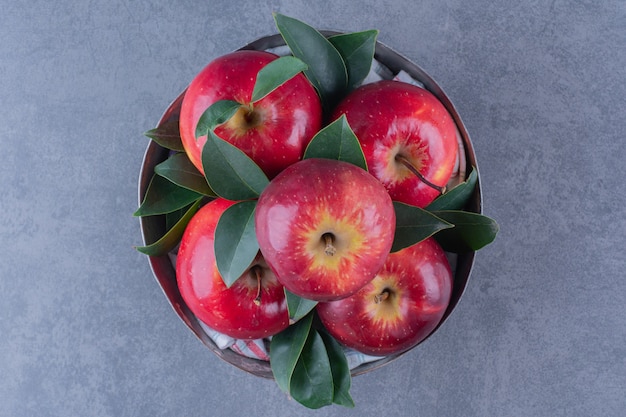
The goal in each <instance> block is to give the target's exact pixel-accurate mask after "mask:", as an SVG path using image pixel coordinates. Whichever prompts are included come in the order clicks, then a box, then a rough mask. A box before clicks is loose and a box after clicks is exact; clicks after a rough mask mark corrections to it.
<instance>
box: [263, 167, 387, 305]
mask: <svg viewBox="0 0 626 417" xmlns="http://www.w3.org/2000/svg"><path fill="white" fill-rule="evenodd" d="M254 221H255V228H256V234H257V239H258V243H259V247H260V250H261V253H262V254H263V256H264V258H265V260H266V261H267V263H268V265H269V266H270V268H271V269H272V270H273V271H274V273H275V274H276V277H277V278H278V280H279V281H280V282H281V283H282V284H283V285H284V286H285V288H287V289H288V290H289V291H291V292H292V293H294V294H296V295H298V296H300V297H303V298H307V299H310V300H315V301H329V300H336V299H340V298H344V297H347V296H349V295H350V294H353V293H355V292H356V291H357V290H358V289H359V288H361V287H363V286H364V285H365V284H367V283H368V282H369V281H371V280H372V279H373V278H374V276H375V275H376V273H377V272H378V270H379V269H380V268H381V267H382V265H383V263H384V261H385V259H386V257H387V255H388V253H389V251H390V250H391V244H392V243H393V237H394V232H395V212H394V208H393V204H392V201H391V198H390V197H389V194H388V193H387V191H386V190H385V188H384V187H383V186H382V184H381V183H380V182H379V181H378V180H376V179H375V178H374V177H373V176H371V175H370V174H369V173H368V172H367V171H365V170H363V169H362V168H359V167H357V166H356V165H352V164H350V163H348V162H343V161H338V160H331V159H318V158H312V159H305V160H303V161H300V162H297V163H295V164H293V165H291V166H289V167H288V168H286V169H285V170H284V171H283V172H281V173H280V174H279V175H278V176H276V178H274V179H273V180H272V181H271V182H270V183H269V185H268V186H267V187H266V188H265V190H263V192H262V193H261V195H260V196H259V200H258V204H257V207H256V210H255V216H254Z"/></svg>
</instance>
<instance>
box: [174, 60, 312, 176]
mask: <svg viewBox="0 0 626 417" xmlns="http://www.w3.org/2000/svg"><path fill="white" fill-rule="evenodd" d="M275 59H278V56H277V55H274V54H272V53H269V52H265V51H248V50H245V51H236V52H232V53H229V54H226V55H223V56H221V57H219V58H217V59H215V60H213V61H212V62H211V63H209V64H208V65H207V66H206V67H205V68H204V69H203V70H202V71H201V72H200V73H199V74H198V75H197V76H196V77H195V78H194V79H193V80H192V82H191V84H190V85H189V87H188V88H187V90H186V92H185V96H184V98H183V102H182V104H181V110H180V122H179V129H180V136H181V140H182V143H183V147H184V148H185V151H186V153H187V155H188V156H189V159H190V160H191V162H192V163H193V164H194V165H195V167H196V168H198V170H199V171H200V172H201V173H204V169H203V167H202V148H203V146H204V144H205V143H206V140H207V138H206V136H202V137H198V138H196V135H195V132H196V125H197V124H198V120H199V119H200V116H201V115H202V114H203V113H204V111H205V110H206V109H207V108H208V107H209V106H210V105H211V104H213V103H215V102H216V101H219V100H234V101H237V102H239V103H241V107H240V108H239V110H238V111H237V112H236V113H235V114H234V115H233V116H232V117H231V118H230V119H229V120H228V121H227V122H225V123H224V124H222V125H220V126H218V127H217V128H216V129H215V133H216V134H217V136H219V137H220V138H222V139H223V140H225V141H227V142H229V143H231V144H232V145H234V146H236V147H237V148H239V149H240V150H241V151H243V152H244V153H245V154H246V155H248V156H249V157H250V158H252V160H254V161H255V162H256V163H257V165H259V167H261V169H262V170H263V171H264V172H265V174H266V175H267V176H268V177H270V178H272V177H274V176H275V175H276V174H278V172H280V171H281V170H283V169H284V168H285V167H287V166H288V165H290V164H292V163H294V162H296V161H298V160H300V159H301V158H302V154H303V153H304V149H305V147H306V145H307V144H308V143H309V141H310V140H311V138H312V137H313V135H315V133H317V131H318V130H319V129H320V127H321V123H322V106H321V101H320V98H319V96H318V95H317V92H316V90H315V88H314V87H313V86H312V85H311V83H310V82H309V81H308V80H307V78H306V77H305V76H304V75H303V74H302V73H299V74H298V75H296V76H295V77H293V78H291V79H290V80H288V81H286V82H285V83H284V84H282V85H281V86H280V87H278V88H277V89H275V90H274V91H272V92H271V93H270V94H268V95H267V96H265V97H264V98H262V99H260V100H258V101H256V102H251V98H252V92H253V89H254V84H255V81H256V76H257V74H258V72H259V71H260V70H261V69H262V68H263V67H265V66H266V65H267V64H268V63H270V62H272V61H273V60H275Z"/></svg>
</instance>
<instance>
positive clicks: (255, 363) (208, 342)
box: [139, 31, 482, 378]
mask: <svg viewBox="0 0 626 417" xmlns="http://www.w3.org/2000/svg"><path fill="white" fill-rule="evenodd" d="M339 33H341V32H335V31H322V34H323V35H324V36H327V37H328V36H331V35H335V34H339ZM284 46H285V42H284V40H283V38H282V37H281V36H280V34H275V35H271V36H265V37H262V38H259V39H257V40H255V41H254V42H251V43H249V44H247V45H245V46H243V47H242V48H240V50H274V49H276V48H281V47H284ZM374 65H377V66H380V69H382V70H383V71H384V72H386V73H388V74H389V76H391V77H394V76H397V75H398V74H403V75H405V76H409V77H410V78H411V79H412V80H415V81H417V82H418V83H420V84H421V85H422V86H423V87H424V88H426V89H427V90H429V91H430V92H431V93H433V94H434V95H435V96H436V97H437V98H438V99H439V100H440V101H441V103H442V104H443V105H444V106H445V107H446V109H447V110H448V112H449V113H450V115H451V116H452V118H453V120H454V121H455V123H456V126H457V128H458V139H459V150H460V153H459V155H460V156H459V161H460V163H459V165H460V166H467V167H472V166H473V167H475V169H476V170H478V164H477V162H476V156H475V154H474V149H473V146H472V142H471V140H470V137H469V134H468V132H467V130H466V128H465V126H464V124H463V121H462V120H461V117H460V116H459V114H458V112H457V110H456V108H455V107H454V105H453V104H452V102H451V101H450V99H449V98H448V96H447V95H446V94H445V92H444V91H443V89H442V88H441V87H440V86H439V85H438V84H437V83H436V82H435V80H434V79H433V78H432V77H431V76H430V75H428V74H427V73H426V72H425V71H424V70H423V69H422V68H420V67H419V66H418V65H416V64H415V63H413V62H411V61H410V60H408V59H407V58H405V57H404V56H402V55H401V54H399V53H398V52H396V51H394V50H393V49H391V48H390V47H388V46H386V45H384V44H383V43H381V42H377V43H376V48H375V54H374ZM184 95H185V91H183V92H182V93H181V94H180V95H179V96H178V97H177V98H176V99H175V100H174V101H173V102H172V103H171V104H170V105H169V107H168V108H167V110H165V112H164V113H163V115H162V117H161V119H160V120H159V123H158V126H161V125H163V124H165V123H168V122H172V121H175V120H177V119H178V117H179V114H180V107H181V103H182V100H183V97H184ZM169 153H170V151H169V150H168V149H165V148H163V147H161V146H159V145H158V144H157V143H156V142H154V141H151V142H150V143H149V145H148V147H147V149H146V152H145V154H144V158H143V162H142V165H141V171H140V175H139V202H141V201H142V200H143V197H144V195H145V193H146V190H147V188H148V185H149V183H150V179H151V178H152V175H153V173H154V167H155V166H156V165H158V164H159V163H161V162H163V161H164V160H165V159H167V158H168V156H169ZM463 179H464V178H463V170H461V178H460V180H463ZM465 210H467V211H470V212H474V213H479V214H482V194H481V189H480V178H479V180H478V182H477V184H476V187H475V189H474V191H473V194H472V196H471V198H470V201H469V202H468V205H467V207H466V208H465ZM140 227H141V233H142V238H143V241H144V244H149V243H152V242H155V241H156V240H158V239H159V238H160V237H161V236H162V235H163V234H164V233H165V231H166V229H165V216H148V217H141V218H140ZM474 256H475V252H467V253H460V254H454V255H450V260H451V266H452V268H453V271H454V284H453V288H452V295H451V299H450V303H449V305H448V308H447V309H446V311H445V313H444V316H443V318H442V320H441V321H440V322H439V324H438V326H437V327H436V328H435V329H434V330H433V331H432V332H431V333H430V335H432V334H433V333H434V332H436V331H437V330H438V329H439V328H440V327H441V326H442V325H443V324H444V322H445V321H446V319H447V318H448V317H449V316H450V314H452V311H453V310H454V309H455V307H456V306H457V304H458V303H459V301H460V299H461V296H462V295H463V292H464V291H465V288H466V287H467V284H468V281H469V278H470V273H471V270H472V267H473V264H474ZM148 259H149V263H150V268H151V270H152V273H153V275H154V277H155V279H156V281H157V283H158V284H159V286H160V287H161V289H162V290H163V293H164V295H165V298H166V299H167V300H168V302H169V303H170V305H171V306H172V308H173V309H174V311H175V312H176V314H177V315H178V316H179V317H180V319H181V320H182V321H183V322H184V323H185V324H186V325H187V327H188V328H189V329H190V330H191V331H192V332H193V333H194V334H195V335H196V337H197V338H198V339H199V340H200V341H201V342H202V343H203V344H204V345H205V346H206V347H207V348H208V349H209V350H211V351H212V352H213V353H214V354H215V355H217V357H219V358H220V359H222V360H224V361H225V362H227V363H229V364H231V365H233V366H235V367H237V368H239V369H241V370H243V371H246V372H248V373H250V374H253V375H256V376H259V377H263V378H273V376H272V371H271V368H270V364H269V362H267V361H262V360H258V359H252V358H248V357H245V356H242V355H240V354H238V353H236V352H235V351H233V350H231V349H220V348H219V347H218V346H217V345H216V344H215V343H214V342H213V340H212V339H211V338H210V337H209V336H208V335H207V333H206V332H205V331H204V329H203V326H202V325H201V324H200V322H199V320H198V318H197V317H196V316H195V315H194V314H193V313H192V312H191V310H190V309H189V308H188V307H187V305H186V304H185V302H184V301H183V299H182V297H181V294H180V292H179V290H178V286H177V283H176V271H175V261H174V260H173V259H174V258H173V257H172V256H168V255H164V256H149V257H148ZM430 335H429V336H428V337H430ZM428 337H427V338H426V339H428ZM426 339H424V340H426ZM424 340H423V341H422V342H420V343H423V342H424ZM418 346H419V345H418ZM405 353H406V352H402V353H398V354H395V355H390V356H387V357H384V358H382V359H378V360H374V361H371V362H367V363H363V364H361V365H358V366H357V367H355V368H353V369H352V370H351V374H352V376H356V375H361V374H364V373H367V372H370V371H372V370H374V369H377V368H380V367H381V366H384V365H386V364H388V363H390V362H392V361H394V360H396V359H398V358H399V357H401V356H402V355H403V354H405Z"/></svg>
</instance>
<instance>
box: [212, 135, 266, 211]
mask: <svg viewBox="0 0 626 417" xmlns="http://www.w3.org/2000/svg"><path fill="white" fill-rule="evenodd" d="M202 166H203V167H204V175H205V177H206V179H207V182H208V184H209V187H211V189H212V190H213V191H214V192H215V194H217V195H218V196H220V197H224V198H226V199H228V200H248V199H252V198H257V197H258V196H259V194H261V192H262V191H263V189H264V188H265V187H266V186H267V184H268V183H269V180H268V179H267V176H266V175H265V173H263V171H262V170H261V168H259V166H258V165H257V164H256V163H255V162H254V161H253V160H252V159H250V157H248V155H246V154H245V153H244V152H242V151H241V150H240V149H238V148H236V147H235V146H233V145H231V144H230V143H228V142H226V141H224V140H222V139H220V138H219V137H218V136H217V135H216V134H215V133H213V132H212V131H210V132H209V135H208V137H207V141H206V144H205V145H204V148H203V149H202Z"/></svg>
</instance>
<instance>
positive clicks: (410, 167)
mask: <svg viewBox="0 0 626 417" xmlns="http://www.w3.org/2000/svg"><path fill="white" fill-rule="evenodd" d="M395 160H396V161H398V162H400V163H401V164H402V165H404V166H405V167H406V168H407V169H408V170H409V171H411V172H412V173H413V174H414V175H415V176H417V177H418V178H419V179H420V181H422V182H423V183H424V184H426V185H428V186H429V187H430V188H433V189H435V190H437V192H439V194H443V193H445V192H446V187H445V186H443V187H441V186H439V185H437V184H433V183H432V182H430V181H428V180H427V179H426V177H425V176H423V175H422V173H421V172H419V171H418V170H417V168H415V167H414V166H413V164H412V163H411V161H409V160H408V158H407V157H406V156H404V155H396V157H395Z"/></svg>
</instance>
